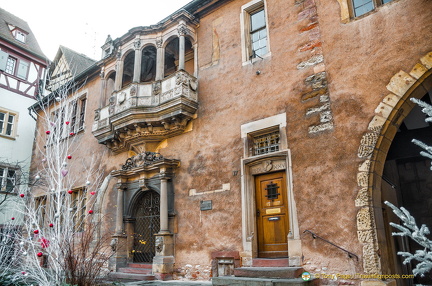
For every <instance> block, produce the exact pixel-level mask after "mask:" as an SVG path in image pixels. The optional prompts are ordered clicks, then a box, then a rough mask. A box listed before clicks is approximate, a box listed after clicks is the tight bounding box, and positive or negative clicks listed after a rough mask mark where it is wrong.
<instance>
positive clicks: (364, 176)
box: [357, 172, 369, 187]
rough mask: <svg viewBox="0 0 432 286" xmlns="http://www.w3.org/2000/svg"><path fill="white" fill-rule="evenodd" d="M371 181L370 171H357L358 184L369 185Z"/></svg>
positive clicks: (360, 185)
mask: <svg viewBox="0 0 432 286" xmlns="http://www.w3.org/2000/svg"><path fill="white" fill-rule="evenodd" d="M368 182H369V173H367V172H359V173H357V185H358V186H359V187H367V185H368Z"/></svg>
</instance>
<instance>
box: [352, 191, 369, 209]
mask: <svg viewBox="0 0 432 286" xmlns="http://www.w3.org/2000/svg"><path fill="white" fill-rule="evenodd" d="M370 200H371V199H370V195H369V192H368V188H367V187H364V188H361V189H360V191H359V192H358V193H357V197H356V199H355V201H354V203H355V206H356V207H366V206H369V204H370Z"/></svg>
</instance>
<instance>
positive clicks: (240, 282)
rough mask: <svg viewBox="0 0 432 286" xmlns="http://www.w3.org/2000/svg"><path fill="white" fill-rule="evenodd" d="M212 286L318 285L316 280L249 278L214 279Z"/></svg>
mask: <svg viewBox="0 0 432 286" xmlns="http://www.w3.org/2000/svg"><path fill="white" fill-rule="evenodd" d="M212 285H217V286H228V285H229V286H305V285H318V283H317V280H311V281H303V279H301V278H295V279H271V278H251V277H233V276H224V277H214V278H212Z"/></svg>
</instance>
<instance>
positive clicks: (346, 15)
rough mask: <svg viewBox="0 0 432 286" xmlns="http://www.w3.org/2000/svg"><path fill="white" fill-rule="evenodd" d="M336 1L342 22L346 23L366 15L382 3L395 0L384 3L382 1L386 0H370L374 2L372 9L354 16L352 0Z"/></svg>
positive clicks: (393, 0) (391, 0)
mask: <svg viewBox="0 0 432 286" xmlns="http://www.w3.org/2000/svg"><path fill="white" fill-rule="evenodd" d="M337 1H338V2H339V5H340V9H341V21H342V22H343V23H347V22H349V21H351V20H354V19H361V18H363V17H366V16H367V15H370V14H371V13H373V12H375V11H377V9H379V8H380V7H381V6H383V5H387V4H390V3H393V2H396V1H395V0H390V1H388V2H386V3H384V1H386V0H372V2H373V4H374V8H373V9H372V10H370V11H369V12H366V13H364V14H362V15H359V16H356V15H355V11H354V4H353V0H337Z"/></svg>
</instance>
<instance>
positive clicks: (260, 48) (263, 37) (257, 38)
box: [249, 7, 268, 58]
mask: <svg viewBox="0 0 432 286" xmlns="http://www.w3.org/2000/svg"><path fill="white" fill-rule="evenodd" d="M249 15H250V41H251V50H252V52H251V55H250V56H251V57H252V58H255V57H257V56H263V55H265V54H266V53H267V51H268V49H267V27H266V19H265V11H264V7H261V8H259V9H257V10H255V11H253V12H251V13H250V14H249Z"/></svg>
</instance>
